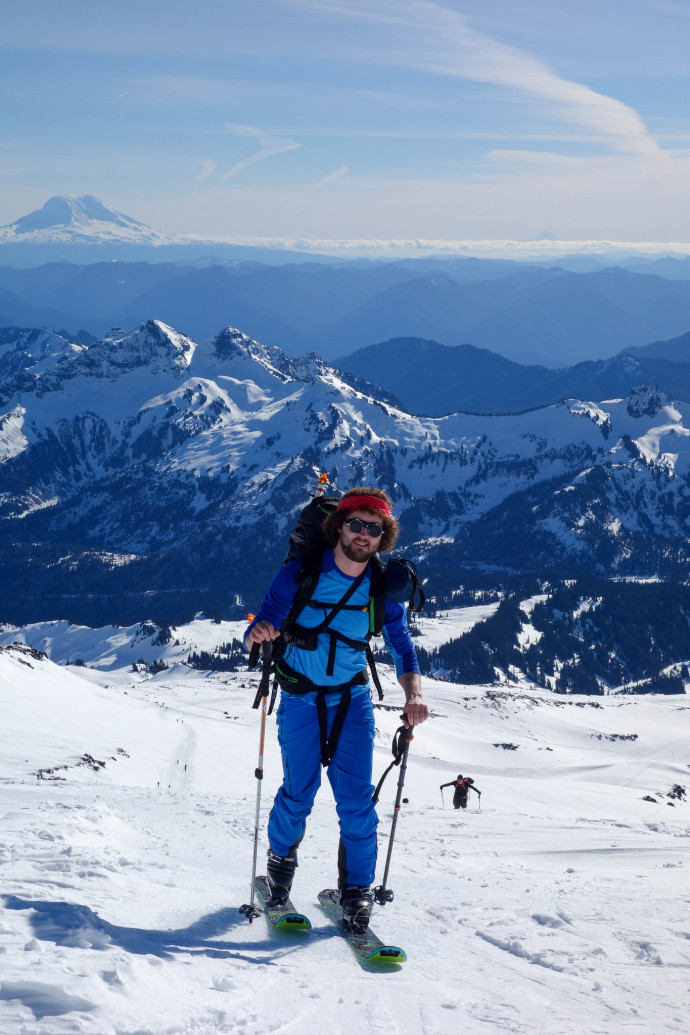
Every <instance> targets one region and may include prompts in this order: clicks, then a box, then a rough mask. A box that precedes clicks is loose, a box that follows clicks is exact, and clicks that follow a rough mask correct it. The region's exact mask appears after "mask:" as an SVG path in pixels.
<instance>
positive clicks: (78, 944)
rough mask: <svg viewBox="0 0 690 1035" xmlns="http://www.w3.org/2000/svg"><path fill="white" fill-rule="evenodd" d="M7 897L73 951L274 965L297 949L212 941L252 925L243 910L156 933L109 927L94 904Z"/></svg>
mask: <svg viewBox="0 0 690 1035" xmlns="http://www.w3.org/2000/svg"><path fill="white" fill-rule="evenodd" d="M2 899H3V901H4V903H5V906H6V908H7V909H18V910H24V909H30V910H32V913H31V916H30V918H29V919H30V923H31V926H32V929H33V932H34V934H35V935H36V937H37V938H39V939H40V940H41V941H46V942H54V943H55V944H56V945H65V946H68V947H72V948H92V949H107V948H109V947H110V946H113V945H118V946H120V948H122V949H125V950H126V951H127V952H131V953H135V954H137V955H147V956H159V957H161V959H171V958H172V957H173V956H175V955H176V954H179V953H183V952H186V953H189V954H191V955H197V956H209V957H212V958H214V959H228V958H233V959H240V960H244V961H245V962H247V963H263V964H272V963H273V959H274V957H275V956H276V955H279V956H284V955H285V954H286V952H289V951H291V950H290V949H287V948H285V947H281V948H280V950H279V951H278V952H276V943H275V940H271V939H268V938H265V937H264V938H263V939H261V940H259V941H256V942H252V943H251V945H247V943H246V941H217V940H212V939H217V938H218V936H219V935H222V934H225V933H226V932H227V931H229V930H230V929H231V928H233V927H243V928H246V927H247V921H246V919H245V918H244V917H243V916H241V915H240V913H239V910H238V909H219V910H218V911H217V912H215V913H209V914H208V916H202V917H200V918H199V919H198V920H197V921H196V922H195V923H193V924H190V926H189V927H185V928H181V929H180V930H177V931H155V930H150V929H146V928H141V927H121V926H119V925H117V924H111V923H108V921H107V920H102V919H101V917H100V916H99V915H98V913H94V911H93V910H92V909H89V907H88V906H80V905H74V904H71V903H69V902H43V901H31V900H30V899H25V898H19V897H18V896H16V895H3V896H2ZM259 921H260V922H263V918H262V917H260V918H259ZM291 940H292V939H291ZM292 945H293V946H294V948H295V949H296V948H297V947H298V946H297V945H296V944H295V943H294V941H293V942H292ZM248 948H251V949H252V950H255V951H256V950H259V951H263V953H267V954H268V955H261V956H256V955H252V956H249V955H244V954H243V953H242V952H240V951H238V950H240V949H245V950H246V949H248ZM292 951H294V949H293V950H292Z"/></svg>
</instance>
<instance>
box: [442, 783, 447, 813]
mask: <svg viewBox="0 0 690 1035" xmlns="http://www.w3.org/2000/svg"><path fill="white" fill-rule="evenodd" d="M441 801H442V802H443V807H444V809H445V807H446V799H445V798H444V797H443V787H442V788H441Z"/></svg>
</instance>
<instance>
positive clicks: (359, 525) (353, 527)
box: [345, 518, 383, 539]
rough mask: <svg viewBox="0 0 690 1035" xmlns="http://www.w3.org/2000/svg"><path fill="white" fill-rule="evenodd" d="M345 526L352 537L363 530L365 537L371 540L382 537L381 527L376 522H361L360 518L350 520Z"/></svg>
mask: <svg viewBox="0 0 690 1035" xmlns="http://www.w3.org/2000/svg"><path fill="white" fill-rule="evenodd" d="M345 524H346V525H347V527H348V528H349V529H350V531H351V532H352V534H353V535H359V533H360V532H361V531H363V530H366V533H367V535H369V536H371V538H372V539H378V538H379V536H381V535H383V525H380V524H379V523H378V521H362V520H361V518H350V520H349V521H346V522H345Z"/></svg>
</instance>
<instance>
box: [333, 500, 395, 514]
mask: <svg viewBox="0 0 690 1035" xmlns="http://www.w3.org/2000/svg"><path fill="white" fill-rule="evenodd" d="M336 510H373V511H376V513H377V514H383V515H385V517H390V516H391V508H390V505H389V504H388V503H386V501H385V500H382V499H380V498H379V497H378V496H343V498H342V499H341V500H339V501H338V506H337V507H336Z"/></svg>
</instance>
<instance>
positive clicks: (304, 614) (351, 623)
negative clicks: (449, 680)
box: [245, 550, 419, 705]
mask: <svg viewBox="0 0 690 1035" xmlns="http://www.w3.org/2000/svg"><path fill="white" fill-rule="evenodd" d="M301 563H302V562H301V561H292V562H291V563H290V564H286V565H284V566H283V567H282V568H281V569H280V571H279V572H278V574H277V575H276V577H275V578H274V579H273V581H272V582H271V585H270V586H269V587H268V591H267V593H266V596H265V597H264V599H263V601H262V604H261V607H260V608H259V612H258V614H257V615H256V617H255V618H254V621H253V622H252V624H251V625H250V626H248V628H247V631H246V632H245V637H246V635H247V633H248V632H249V630H250V629H251V628H252V625H255V624H256V623H257V622H260V621H268V622H271V624H272V625H273V626H274V627H275V628H276V629H280V627H281V626H282V624H283V621H284V620H285V618H286V617H287V614H288V611H289V610H290V607H291V606H292V601H293V600H294V597H295V594H296V593H297V574H298V572H299V570H300V567H301ZM354 581H355V579H354V577H353V576H350V575H346V574H345V573H344V572H342V571H341V570H340V569H339V568H338V566H337V565H336V563H335V558H334V554H333V550H326V552H325V553H324V555H323V561H322V564H321V575H320V576H319V581H318V583H317V585H316V588H315V590H314V592H313V593H312V601H319V602H323V603H324V604H326V605H330V606H326V607H325V608H314V607H311V606H307V607H305V608H304V610H303V611H301V613H300V614H299V615H298V616H297V622H298V624H299V625H302V626H305V627H306V628H314V627H315V626H317V625H320V623H321V622H322V621H323V620H324V618H325V617H326V615H327V614H328V613H329V611H330V610H332V608H333V606H334V605H335V604H337V603H338V601H339V600H340V599H341V598H342V597H343V596H344V595H345V593H346V592H347V590H348V589H349V587H350V586H351V585H352V583H353V582H354ZM369 582H370V579H369V574H368V572H367V574H366V575H365V577H364V579H363V580H362V582H361V584H360V585H359V587H358V588H357V590H356V591H355V593H354V594H353V596H351V597H350V599H349V601H348V604H359V605H361V608H362V610H361V611H351V610H342V611H340V612H339V613H338V614H337V615H336V617H335V618H334V619H333V621H332V622H331V624H330V628H332V629H334V630H335V631H337V632H340V633H342V634H343V635H345V636H347V637H349V638H350V639H352V640H366V637H367V633H368V631H369V614H368V604H369ZM383 638H384V641H385V643H386V647H387V648H388V650H389V651H390V653H391V655H392V657H393V660H394V661H395V669H396V673H397V675H398V676H399V675H400V674H401V673H403V672H419V665H418V663H417V655H416V653H415V649H414V646H413V644H412V640H411V639H410V633H409V630H408V628H407V617H406V614H405V606H404V604H397V603H395V602H394V601H392V600H386V610H385V622H384V627H383ZM329 646H330V637H329V636H328V634H327V633H326V634H321V635H320V636H319V638H318V647H317V649H316V650H315V651H306V650H301V649H300V648H299V647H295V646H294V645H293V644H290V645H289V646H288V647H287V648H286V650H285V655H284V658H285V661H286V662H287V664H288V665H290V667H291V668H293V669H295V671H297V672H300V673H302V674H303V675H305V676H307V677H308V678H309V679H311V680H312V682H314V683H316V684H318V685H321V686H328V685H331V686H338V685H339V684H342V683H347V682H349V681H350V680H351V679H354V678H355V676H357V675H358V674H359V673H360V672H361V671H362V669H363V668H365V667H366V657H365V654H364V651H362V650H356V649H355V648H352V647H349V646H348V645H347V644H344V643H341V642H338V644H337V648H336V654H335V666H334V670H333V674H332V675H331V676H327V675H326V669H327V665H328V651H329ZM359 692H363V693H367V694H368V693H369V686H368V684H367V685H366V686H361V687H360V686H355V687H353V689H352V693H353V695H354V694H355V693H359ZM302 696H303V699H304V700H310V699H314V701H315V699H316V694H304V695H302ZM339 699H340V694H329V695H328V697H327V703H328V704H329V705H331V704H337V703H338V700H339Z"/></svg>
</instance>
